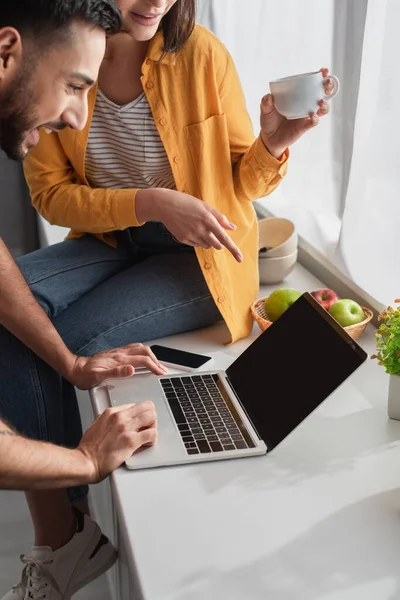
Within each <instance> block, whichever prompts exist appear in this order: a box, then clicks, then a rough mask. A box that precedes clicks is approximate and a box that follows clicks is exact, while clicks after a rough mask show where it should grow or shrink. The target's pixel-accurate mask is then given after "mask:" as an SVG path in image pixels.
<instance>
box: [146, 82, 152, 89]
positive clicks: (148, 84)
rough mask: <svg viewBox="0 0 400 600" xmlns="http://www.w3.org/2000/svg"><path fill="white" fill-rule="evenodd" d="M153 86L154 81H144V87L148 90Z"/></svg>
mask: <svg viewBox="0 0 400 600" xmlns="http://www.w3.org/2000/svg"><path fill="white" fill-rule="evenodd" d="M153 87H154V83H153V82H152V81H148V82H147V83H146V88H147V89H148V90H152V89H153Z"/></svg>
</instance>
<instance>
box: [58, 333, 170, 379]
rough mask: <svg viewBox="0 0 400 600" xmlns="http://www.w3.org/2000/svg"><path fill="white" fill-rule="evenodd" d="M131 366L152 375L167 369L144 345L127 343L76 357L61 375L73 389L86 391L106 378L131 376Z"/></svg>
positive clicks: (132, 371)
mask: <svg viewBox="0 0 400 600" xmlns="http://www.w3.org/2000/svg"><path fill="white" fill-rule="evenodd" d="M135 367H146V368H147V369H148V370H149V371H152V372H153V373H155V374H156V375H165V374H166V373H167V372H168V369H166V368H165V367H164V366H163V365H162V364H161V363H160V362H159V361H158V360H157V358H156V356H155V355H154V354H153V352H152V351H151V350H150V348H149V347H148V346H143V344H129V345H128V346H124V347H123V348H116V349H115V350H106V351H105V352H100V353H99V354H95V355H94V356H76V357H75V360H74V362H73V363H72V366H71V368H70V370H69V371H68V372H67V373H66V374H65V377H66V379H68V381H70V382H71V383H72V384H73V385H75V386H76V387H77V388H79V389H81V390H88V389H90V388H93V387H95V386H96V385H100V383H102V382H103V381H105V380H106V379H113V378H120V377H131V376H132V375H133V374H134V372H135Z"/></svg>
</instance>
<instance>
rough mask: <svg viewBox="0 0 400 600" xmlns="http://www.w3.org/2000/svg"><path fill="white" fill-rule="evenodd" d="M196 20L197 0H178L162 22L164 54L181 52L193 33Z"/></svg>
mask: <svg viewBox="0 0 400 600" xmlns="http://www.w3.org/2000/svg"><path fill="white" fill-rule="evenodd" d="M195 22H196V0H177V2H176V3H175V4H174V5H173V7H172V8H171V10H169V11H168V13H167V14H166V15H165V17H164V18H163V20H162V22H161V28H162V32H163V35H164V48H163V50H164V54H167V53H168V52H179V50H182V48H183V47H184V46H185V44H186V42H187V41H188V39H189V37H190V36H191V35H192V32H193V29H194V26H195Z"/></svg>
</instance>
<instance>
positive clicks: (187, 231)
mask: <svg viewBox="0 0 400 600" xmlns="http://www.w3.org/2000/svg"><path fill="white" fill-rule="evenodd" d="M136 216H137V218H138V220H139V221H159V222H161V223H163V225H164V226H165V227H166V228H167V229H168V231H169V232H170V233H171V234H172V235H173V236H174V238H175V239H177V240H178V242H181V243H182V244H187V245H188V246H194V247H201V248H205V249H206V250H209V249H210V248H215V249H216V250H223V249H224V248H227V249H228V250H229V252H230V253H231V254H232V256H233V257H234V258H235V259H236V260H237V261H238V262H242V261H243V256H242V253H241V252H240V250H239V248H238V247H237V246H236V244H235V243H234V242H233V241H232V239H231V238H230V237H229V235H228V234H227V231H234V230H235V229H236V225H234V224H233V223H230V222H229V220H228V219H227V217H226V216H225V215H223V214H222V213H220V212H218V211H217V210H215V209H214V208H212V206H209V204H207V203H206V202H202V201H201V200H198V198H194V197H193V196H189V194H184V193H182V192H177V191H175V190H166V189H160V188H153V189H151V188H150V189H146V190H140V191H139V192H138V193H137V195H136Z"/></svg>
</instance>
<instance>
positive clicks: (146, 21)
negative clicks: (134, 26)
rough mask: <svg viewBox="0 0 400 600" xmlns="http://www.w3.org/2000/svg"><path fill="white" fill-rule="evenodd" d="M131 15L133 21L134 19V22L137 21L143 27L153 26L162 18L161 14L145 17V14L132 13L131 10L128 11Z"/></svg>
mask: <svg viewBox="0 0 400 600" xmlns="http://www.w3.org/2000/svg"><path fill="white" fill-rule="evenodd" d="M129 14H130V15H131V17H132V19H133V20H134V21H136V23H139V24H140V25H144V26H145V27H154V25H157V24H158V23H159V22H160V19H161V18H162V16H163V15H158V16H153V15H151V16H148V17H146V16H145V15H139V14H138V13H134V12H131V13H129Z"/></svg>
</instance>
